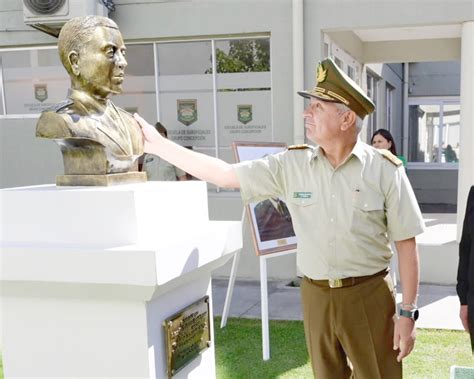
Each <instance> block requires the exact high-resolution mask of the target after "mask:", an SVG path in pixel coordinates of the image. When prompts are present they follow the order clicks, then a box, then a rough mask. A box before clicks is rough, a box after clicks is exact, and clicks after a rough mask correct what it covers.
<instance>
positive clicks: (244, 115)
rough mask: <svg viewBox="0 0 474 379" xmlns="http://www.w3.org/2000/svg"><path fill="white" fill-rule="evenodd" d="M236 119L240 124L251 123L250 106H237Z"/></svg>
mask: <svg viewBox="0 0 474 379" xmlns="http://www.w3.org/2000/svg"><path fill="white" fill-rule="evenodd" d="M237 119H238V120H239V121H240V122H241V123H242V124H247V123H249V122H250V121H252V105H249V104H248V105H237Z"/></svg>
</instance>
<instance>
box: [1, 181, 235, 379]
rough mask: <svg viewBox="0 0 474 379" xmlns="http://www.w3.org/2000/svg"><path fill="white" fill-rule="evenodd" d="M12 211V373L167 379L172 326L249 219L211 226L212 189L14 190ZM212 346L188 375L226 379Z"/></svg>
mask: <svg viewBox="0 0 474 379" xmlns="http://www.w3.org/2000/svg"><path fill="white" fill-rule="evenodd" d="M1 204H2V230H1V248H2V256H1V263H2V277H1V285H2V315H1V319H2V356H3V364H4V373H5V377H7V378H9V377H48V378H52V377H61V378H68V377H95V378H97V377H101V378H102V377H134V378H164V377H167V373H166V350H165V335H164V329H163V326H162V323H163V321H164V320H165V319H166V318H168V317H170V316H171V315H173V314H174V313H176V312H178V311H180V310H181V309H183V308H185V307H186V306H188V305H189V304H191V303H193V302H195V301H197V300H199V299H200V298H202V297H203V296H205V295H209V296H211V284H210V278H211V271H212V270H213V269H215V268H217V267H219V266H220V265H222V264H224V263H225V262H226V261H227V260H228V259H230V258H231V256H232V254H231V253H232V252H234V251H236V250H238V249H240V248H241V247H242V236H241V225H240V222H224V221H214V222H213V221H209V219H208V213H207V190H206V184H205V183H203V182H197V181H192V182H177V183H171V182H149V183H142V184H133V185H123V186H117V187H109V188H85V187H81V188H71V187H70V188H57V187H55V186H50V185H47V186H35V187H25V188H13V189H5V190H2V191H1ZM210 313H211V314H210V316H211V325H210V327H211V333H212V331H213V328H212V302H211V306H210ZM211 335H212V334H211ZM211 339H212V343H211V346H210V348H208V349H207V350H205V351H204V352H203V353H202V354H201V355H200V356H199V357H198V358H196V359H194V360H193V361H192V362H191V363H190V364H188V365H187V366H186V367H185V368H183V369H182V370H181V371H179V372H178V373H177V375H176V377H177V378H180V377H188V378H212V377H215V358H214V343H213V337H212V338H211Z"/></svg>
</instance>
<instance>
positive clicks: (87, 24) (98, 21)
mask: <svg viewBox="0 0 474 379" xmlns="http://www.w3.org/2000/svg"><path fill="white" fill-rule="evenodd" d="M98 27H104V28H112V29H117V30H118V26H117V24H116V23H115V22H114V21H113V20H111V19H110V18H107V17H101V16H85V17H75V18H72V19H71V20H69V21H68V22H66V23H65V24H64V26H63V27H62V29H61V33H59V37H58V52H59V58H60V59H61V62H62V64H63V66H64V67H65V68H66V71H67V72H68V74H71V73H72V70H71V65H70V63H69V59H68V55H69V53H70V52H71V51H73V50H75V51H77V52H78V53H80V52H81V50H82V48H83V46H84V45H85V44H87V43H88V42H89V41H90V40H91V38H92V37H91V36H92V33H94V30H95V29H96V28H98Z"/></svg>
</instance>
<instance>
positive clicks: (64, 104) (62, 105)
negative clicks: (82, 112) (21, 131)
mask: <svg viewBox="0 0 474 379" xmlns="http://www.w3.org/2000/svg"><path fill="white" fill-rule="evenodd" d="M71 104H74V101H72V100H71V99H66V100H63V101H61V102H60V103H57V104H53V105H51V106H50V107H48V108H46V109H45V110H44V111H43V112H57V111H60V110H61V109H63V108H66V107H68V106H70V105H71Z"/></svg>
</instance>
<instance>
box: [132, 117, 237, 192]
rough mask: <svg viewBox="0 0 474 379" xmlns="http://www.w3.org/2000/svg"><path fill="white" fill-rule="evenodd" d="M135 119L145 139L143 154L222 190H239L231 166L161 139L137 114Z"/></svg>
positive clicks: (235, 175)
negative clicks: (166, 162)
mask: <svg viewBox="0 0 474 379" xmlns="http://www.w3.org/2000/svg"><path fill="white" fill-rule="evenodd" d="M134 117H135V119H136V120H137V121H138V124H139V125H140V127H141V128H142V132H143V135H144V137H145V152H146V153H150V154H154V155H158V156H160V157H161V158H163V159H164V160H166V161H168V162H170V163H171V164H173V165H175V166H177V167H179V168H180V169H181V170H183V171H185V172H187V173H189V174H191V175H192V176H194V177H196V178H198V179H201V180H204V181H206V182H209V183H213V184H215V185H216V186H218V187H222V188H240V184H239V180H238V178H237V174H236V173H235V170H234V168H233V166H232V165H231V164H229V163H227V162H224V161H223V160H221V159H218V158H214V157H210V156H208V155H205V154H200V153H197V152H195V151H192V150H190V149H186V148H185V147H182V146H180V145H178V144H176V143H174V142H172V141H170V140H169V139H166V138H164V137H162V136H161V135H160V134H159V133H158V132H157V131H156V129H155V128H154V127H153V126H152V125H150V124H149V123H148V122H146V121H145V120H144V119H143V118H142V117H141V116H139V115H138V114H136V113H135V114H134Z"/></svg>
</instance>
